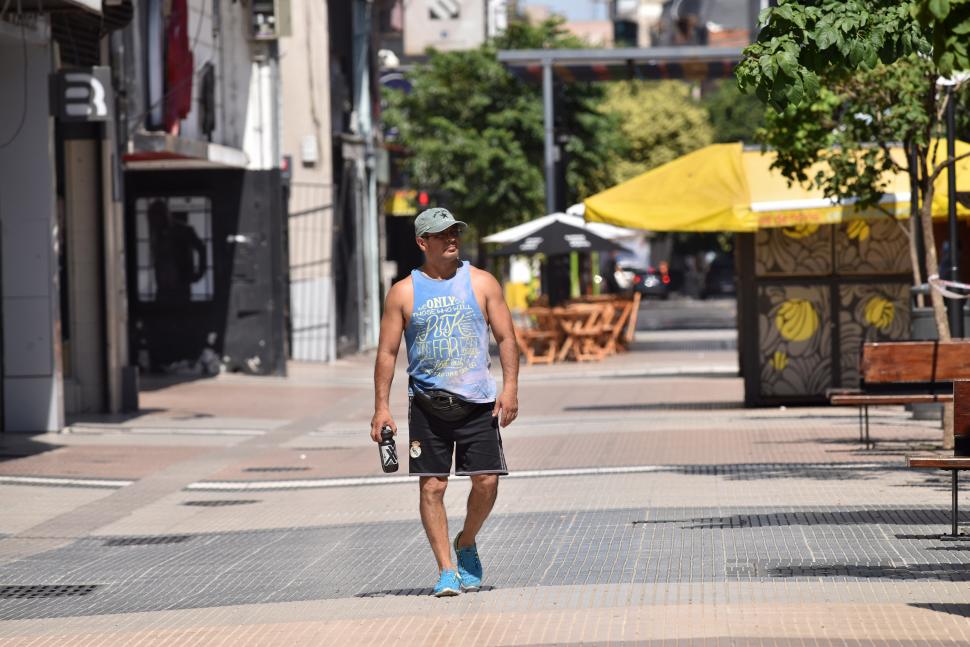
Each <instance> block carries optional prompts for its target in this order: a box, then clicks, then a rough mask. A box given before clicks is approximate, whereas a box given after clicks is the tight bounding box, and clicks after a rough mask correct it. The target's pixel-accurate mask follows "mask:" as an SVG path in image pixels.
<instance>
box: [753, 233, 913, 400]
mask: <svg viewBox="0 0 970 647" xmlns="http://www.w3.org/2000/svg"><path fill="white" fill-rule="evenodd" d="M752 242H753V251H754V271H755V276H754V287H753V290H754V292H753V293H752V299H753V300H752V301H751V304H752V306H753V308H754V309H755V310H756V313H757V315H756V316H757V321H758V329H757V344H756V348H757V354H758V358H759V359H758V367H759V369H760V370H759V379H758V381H757V382H756V386H757V388H758V393H757V394H756V395H754V396H753V395H752V394H750V393H748V392H747V391H746V394H745V397H746V400H748V401H749V402H761V403H768V402H798V401H803V400H822V399H824V396H825V392H826V390H827V389H829V388H831V387H838V386H855V385H857V384H858V380H859V376H858V357H859V352H860V350H861V347H862V344H863V343H864V342H865V341H878V340H888V339H906V338H908V337H909V284H910V283H911V281H912V279H911V275H910V268H909V253H908V241H907V238H906V235H905V231H904V230H903V228H902V227H901V226H900V224H899V223H898V222H895V221H893V220H891V219H889V218H885V219H870V220H862V219H860V220H852V221H849V222H846V223H842V224H839V225H811V224H807V225H798V226H792V227H785V228H778V229H763V230H760V231H758V232H757V233H755V234H754V235H753V236H752ZM752 306H742V307H752ZM752 359H753V358H752ZM752 384H755V382H752ZM746 388H749V387H747V386H746Z"/></svg>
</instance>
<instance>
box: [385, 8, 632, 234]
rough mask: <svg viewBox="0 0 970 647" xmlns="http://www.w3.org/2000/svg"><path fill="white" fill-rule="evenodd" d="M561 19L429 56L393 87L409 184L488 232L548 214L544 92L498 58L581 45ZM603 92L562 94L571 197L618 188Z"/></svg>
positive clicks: (588, 89) (392, 111) (388, 115)
mask: <svg viewBox="0 0 970 647" xmlns="http://www.w3.org/2000/svg"><path fill="white" fill-rule="evenodd" d="M581 46H582V42H581V41H580V40H579V39H578V38H576V37H575V36H573V35H572V34H569V33H568V32H566V31H565V29H564V28H563V27H562V22H561V21H560V20H556V19H553V20H547V21H545V22H543V23H541V24H538V25H530V24H528V23H525V22H520V21H516V22H512V23H510V25H509V28H508V30H507V31H506V33H505V34H504V35H502V36H501V37H499V38H497V39H494V40H493V41H491V42H488V43H486V44H484V45H483V46H481V47H479V48H477V49H473V50H467V51H458V52H438V51H434V50H429V51H428V60H427V62H426V63H423V64H421V65H418V66H416V67H415V68H414V69H413V70H412V71H411V72H410V73H409V79H410V81H411V85H412V90H411V92H410V93H407V94H405V93H403V92H397V91H388V92H387V94H386V95H385V96H386V101H387V107H386V108H385V111H384V121H385V123H386V125H387V126H389V127H391V128H392V129H394V130H396V132H397V135H396V138H397V142H398V143H399V144H401V145H403V147H404V148H405V149H406V150H407V156H406V158H405V160H404V169H405V171H406V172H407V174H408V175H409V176H410V178H409V179H410V182H411V183H412V184H413V185H416V186H421V187H424V188H428V189H433V190H436V191H438V192H440V193H442V194H443V195H445V196H446V197H447V200H448V206H449V208H451V209H452V210H453V211H454V212H455V214H456V216H457V217H459V218H462V219H464V220H466V221H468V222H470V223H471V224H472V225H473V226H475V228H476V229H477V230H478V231H479V232H482V233H485V232H488V231H495V230H498V229H501V228H503V227H506V226H509V225H514V224H517V223H519V222H522V221H524V220H527V219H530V218H534V217H536V216H537V215H540V214H542V213H543V210H544V186H545V185H544V180H543V114H542V97H541V88H539V87H536V86H533V85H529V84H526V83H523V82H521V81H519V80H518V79H517V78H516V77H515V76H513V75H512V74H510V73H509V72H508V71H507V70H506V69H505V68H504V67H503V66H502V65H501V64H500V63H499V62H498V61H497V58H496V53H497V51H498V50H502V49H539V48H545V47H569V48H576V47H581ZM602 97H603V90H602V88H601V87H598V86H593V85H591V84H578V83H577V84H569V85H567V86H564V87H562V88H560V90H559V96H558V97H557V98H558V102H557V103H558V105H557V106H556V108H557V111H558V113H559V115H560V117H559V119H558V120H557V131H558V133H559V135H560V137H559V139H560V144H561V145H562V147H563V151H564V154H565V157H566V160H567V161H566V169H565V175H566V185H567V200H574V199H576V198H577V197H584V196H585V195H588V194H590V193H594V192H596V191H599V190H601V189H603V188H606V187H608V186H610V185H611V184H612V183H613V175H612V171H611V166H610V164H609V163H605V162H604V160H612V159H613V158H615V156H616V155H617V152H618V151H619V150H620V149H621V148H622V145H623V142H622V138H621V137H620V135H619V128H618V124H617V120H616V118H615V117H614V116H612V115H609V114H607V113H604V112H601V111H600V110H599V107H598V106H599V103H600V102H601V101H602Z"/></svg>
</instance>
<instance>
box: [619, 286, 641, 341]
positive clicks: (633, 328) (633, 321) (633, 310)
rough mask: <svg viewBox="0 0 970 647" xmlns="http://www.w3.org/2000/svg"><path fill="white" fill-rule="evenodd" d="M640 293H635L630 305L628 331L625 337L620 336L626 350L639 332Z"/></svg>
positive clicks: (624, 334)
mask: <svg viewBox="0 0 970 647" xmlns="http://www.w3.org/2000/svg"><path fill="white" fill-rule="evenodd" d="M640 298H641V297H640V293H639V292H634V293H633V303H632V304H631V305H630V316H629V318H627V320H626V332H624V333H623V337H621V338H620V343H621V344H622V345H623V348H624V350H625V349H627V348H629V347H630V344H632V343H633V337H634V336H635V335H636V332H637V315H639V314H640Z"/></svg>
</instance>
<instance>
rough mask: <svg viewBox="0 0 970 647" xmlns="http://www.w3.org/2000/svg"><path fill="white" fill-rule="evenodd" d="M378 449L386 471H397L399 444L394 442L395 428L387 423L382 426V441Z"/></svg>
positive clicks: (382, 465) (382, 466)
mask: <svg viewBox="0 0 970 647" xmlns="http://www.w3.org/2000/svg"><path fill="white" fill-rule="evenodd" d="M378 450H379V451H380V454H381V468H382V469H383V470H384V471H385V472H396V471H397V445H396V444H395V443H394V430H393V429H391V428H390V427H389V426H387V425H384V426H383V427H381V442H380V444H379V445H378Z"/></svg>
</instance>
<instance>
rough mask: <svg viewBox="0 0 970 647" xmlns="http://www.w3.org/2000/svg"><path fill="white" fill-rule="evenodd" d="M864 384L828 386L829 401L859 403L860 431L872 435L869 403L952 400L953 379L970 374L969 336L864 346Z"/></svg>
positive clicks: (866, 437)
mask: <svg viewBox="0 0 970 647" xmlns="http://www.w3.org/2000/svg"><path fill="white" fill-rule="evenodd" d="M859 375H860V377H861V382H860V388H859V389H854V390H850V389H839V390H832V391H830V392H829V402H830V403H831V404H833V405H838V406H856V407H860V409H859V436H860V438H859V439H860V440H862V441H864V442H865V444H866V449H868V448H870V447H871V446H872V442H871V440H870V438H869V407H870V406H877V405H887V404H929V403H945V402H952V401H953V385H952V384H953V380H958V379H970V342H967V341H949V342H936V341H900V342H869V343H866V344H863V346H862V357H861V360H860V362H859Z"/></svg>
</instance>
